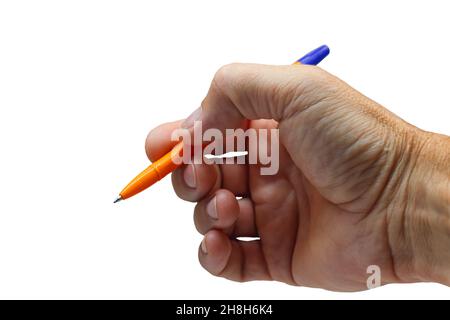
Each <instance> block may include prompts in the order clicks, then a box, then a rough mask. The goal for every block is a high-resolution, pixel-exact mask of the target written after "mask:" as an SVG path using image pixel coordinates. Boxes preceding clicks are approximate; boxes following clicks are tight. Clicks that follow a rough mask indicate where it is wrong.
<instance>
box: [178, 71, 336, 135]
mask: <svg viewBox="0 0 450 320" xmlns="http://www.w3.org/2000/svg"><path fill="white" fill-rule="evenodd" d="M328 78H329V76H328V74H327V73H326V72H324V71H322V70H321V69H319V68H317V67H312V66H305V65H298V66H268V65H257V64H230V65H226V66H224V67H222V68H221V69H219V71H217V73H216V75H215V76H214V79H213V81H212V83H211V87H210V89H209V91H208V94H207V96H206V98H205V99H204V100H203V103H202V107H201V109H200V110H196V111H195V112H194V113H193V114H192V115H191V116H190V117H189V118H188V120H187V121H185V122H184V123H183V124H182V126H183V127H185V128H190V127H192V125H193V124H194V121H195V120H201V121H202V127H203V130H205V129H208V128H218V129H222V130H223V129H225V128H238V127H240V126H241V125H242V121H243V120H244V119H250V120H256V119H274V120H276V121H282V120H283V119H285V118H286V117H288V116H289V115H291V114H292V113H293V112H296V111H301V110H302V109H304V108H307V107H308V106H309V105H311V104H314V103H315V102H317V101H320V100H321V99H322V97H323V95H324V94H325V93H324V94H321V90H317V86H318V85H319V84H323V83H326V81H321V80H323V79H328ZM322 86H323V85H322ZM311 93H313V94H311Z"/></svg>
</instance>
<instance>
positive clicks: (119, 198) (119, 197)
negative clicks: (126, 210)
mask: <svg viewBox="0 0 450 320" xmlns="http://www.w3.org/2000/svg"><path fill="white" fill-rule="evenodd" d="M119 201H122V197H121V196H118V197H117V199H116V200H114V203H117V202H119Z"/></svg>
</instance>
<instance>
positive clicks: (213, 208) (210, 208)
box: [206, 197, 218, 219]
mask: <svg viewBox="0 0 450 320" xmlns="http://www.w3.org/2000/svg"><path fill="white" fill-rule="evenodd" d="M206 213H207V214H208V216H210V217H211V218H213V219H217V218H218V216H217V197H214V198H212V199H211V200H210V201H209V202H208V204H207V205H206Z"/></svg>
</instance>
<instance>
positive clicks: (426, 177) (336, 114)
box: [146, 64, 450, 291]
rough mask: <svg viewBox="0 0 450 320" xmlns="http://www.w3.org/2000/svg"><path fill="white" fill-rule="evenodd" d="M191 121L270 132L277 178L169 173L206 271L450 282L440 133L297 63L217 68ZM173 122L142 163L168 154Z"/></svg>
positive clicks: (447, 149) (350, 285)
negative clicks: (188, 208) (197, 236)
mask: <svg viewBox="0 0 450 320" xmlns="http://www.w3.org/2000/svg"><path fill="white" fill-rule="evenodd" d="M261 119H266V120H261ZM194 120H201V121H202V125H203V129H207V128H218V129H221V130H223V129H225V128H244V129H246V128H257V129H260V128H276V127H279V134H280V144H281V146H280V170H279V172H278V173H277V174H276V175H268V176H263V175H261V174H260V170H259V167H260V166H259V165H238V164H229V165H226V164H224V165H217V164H214V165H206V164H198V165H197V164H196V165H193V164H189V165H186V166H183V167H181V168H179V169H177V170H176V171H175V172H174V173H173V175H172V181H173V186H174V189H175V191H176V193H177V195H178V196H179V197H180V198H182V199H185V200H188V201H194V202H197V205H196V208H195V211H194V221H195V225H196V227H197V229H198V231H199V232H200V233H202V234H204V235H205V237H204V239H203V241H202V243H201V245H200V248H199V259H200V263H201V264H202V266H203V267H204V268H205V269H206V270H208V271H209V272H211V273H212V274H214V275H217V276H221V277H225V278H228V279H231V280H236V281H249V280H277V281H282V282H285V283H288V284H293V285H303V286H311V287H321V288H326V289H330V290H339V291H354V290H364V289H367V285H366V280H367V278H368V276H369V274H368V273H367V268H368V266H370V265H377V266H378V267H379V268H380V270H381V282H382V284H386V283H393V282H412V281H439V282H442V283H446V284H450V271H449V268H450V250H449V249H450V210H449V208H450V200H449V199H450V196H449V195H450V182H449V181H450V169H449V165H448V164H449V163H450V141H449V138H448V137H445V136H439V135H436V134H432V133H428V132H424V131H421V130H419V129H417V128H415V127H413V126H411V125H409V124H408V123H406V122H404V121H403V120H401V119H400V118H398V117H396V116H395V115H394V114H392V113H390V112H389V111H388V110H386V109H384V108H383V107H381V106H380V105H378V104H377V103H375V102H373V101H371V100H370V99H368V98H366V97H365V96H363V95H362V94H360V93H359V92H357V91H356V90H354V89H353V88H351V87H350V86H348V85H347V84H346V83H344V82H342V81H341V80H339V79H337V78H335V77H333V76H332V75H330V74H328V73H326V72H325V71H323V70H321V69H320V68H317V67H312V66H303V65H301V66H264V65H251V64H232V65H228V66H225V67H222V68H221V69H220V70H219V71H218V72H217V73H216V75H215V77H214V80H213V82H212V84H211V87H210V89H209V92H208V94H207V96H206V98H205V99H204V101H203V103H202V105H201V107H200V108H199V109H198V110H197V111H196V112H194V113H193V115H192V116H191V117H189V118H188V119H187V120H185V121H184V123H183V126H185V127H188V128H189V127H191V126H192V124H193V121H194ZM180 125H182V122H181V121H178V122H174V123H169V124H165V125H162V126H160V127H158V128H156V129H154V130H152V131H151V132H150V134H149V136H148V138H147V142H146V151H147V154H148V156H149V158H150V160H152V161H154V160H156V159H158V158H159V157H161V156H162V155H163V154H165V153H166V152H168V151H169V150H170V148H171V147H173V145H174V144H175V142H172V141H170V135H171V133H172V131H173V130H175V129H176V128H179V127H180ZM236 196H239V197H242V198H241V199H237V198H236ZM239 237H259V240H253V241H241V240H239V239H237V238H239ZM438 257H439V258H438Z"/></svg>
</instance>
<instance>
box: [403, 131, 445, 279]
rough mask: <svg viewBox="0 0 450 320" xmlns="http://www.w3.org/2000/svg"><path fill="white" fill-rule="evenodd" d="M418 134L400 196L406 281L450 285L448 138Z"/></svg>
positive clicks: (423, 133)
mask: <svg viewBox="0 0 450 320" xmlns="http://www.w3.org/2000/svg"><path fill="white" fill-rule="evenodd" d="M418 135H419V137H420V138H419V140H420V141H421V143H419V144H418V145H419V146H420V148H418V150H417V152H416V153H415V154H413V155H412V160H411V163H412V165H411V171H410V174H409V177H408V181H407V183H406V193H405V199H404V200H405V213H404V220H403V222H404V237H405V243H406V246H407V247H409V249H410V253H409V255H410V262H409V266H408V267H409V272H410V274H409V280H412V281H433V282H439V283H443V284H446V285H450V165H449V164H450V138H449V137H446V136H442V135H438V134H433V133H425V132H419V133H418Z"/></svg>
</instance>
